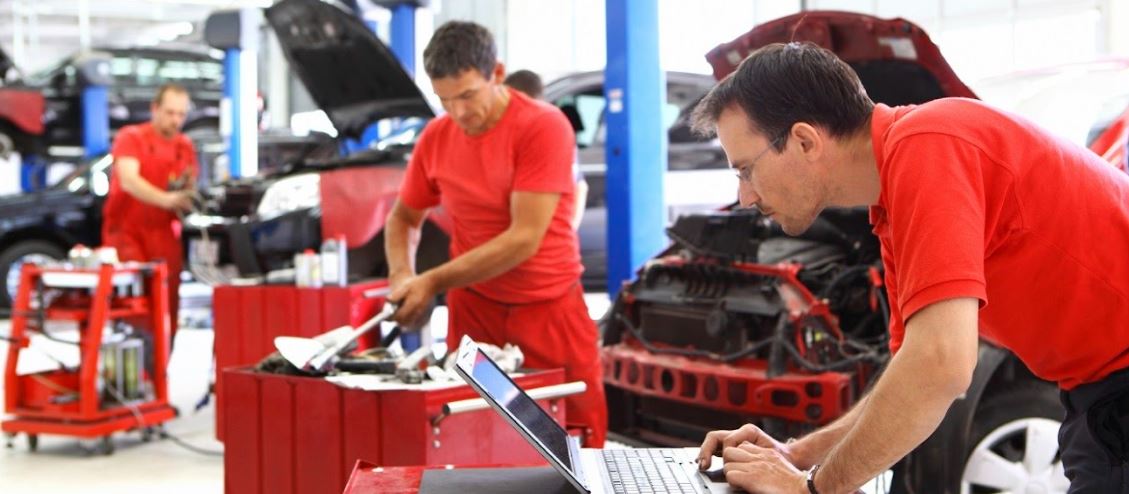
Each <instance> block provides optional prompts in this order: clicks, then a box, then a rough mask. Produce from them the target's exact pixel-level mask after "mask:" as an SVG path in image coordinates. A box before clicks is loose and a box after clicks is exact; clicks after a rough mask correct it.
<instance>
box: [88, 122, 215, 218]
mask: <svg viewBox="0 0 1129 494" xmlns="http://www.w3.org/2000/svg"><path fill="white" fill-rule="evenodd" d="M110 153H111V154H113V155H114V158H115V159H117V158H121V157H123V156H131V157H134V158H137V161H138V163H139V164H140V174H141V177H142V178H144V179H145V181H147V182H149V183H151V184H153V186H154V187H157V188H158V189H161V190H168V188H169V183H170V182H172V181H174V180H177V179H178V178H180V177H182V176H184V175H185V174H190V175H191V176H193V177H195V176H197V173H198V171H199V170H198V168H199V165H198V164H197V162H196V148H195V147H194V146H193V145H192V141H191V140H190V139H188V137H187V136H185V135H184V134H177V135H176V136H175V137H173V138H171V139H166V138H164V137H162V136H161V135H160V134H158V133H157V131H156V130H155V129H153V125H152V124H150V123H142V124H137V125H129V126H126V127H122V129H121V130H120V131H118V135H117V137H115V138H114V146H113V148H112V149H111V150H110ZM110 176H111V178H110V193H109V195H108V196H107V198H106V205H105V206H103V223H104V226H103V229H104V230H110V229H114V228H121V229H134V230H143V229H150V228H168V226H169V225H170V224H171V223H172V221H174V220H175V219H176V214H174V213H173V212H171V211H167V210H164V209H161V208H159V207H157V206H151V205H149V204H146V203H143V202H141V201H139V200H137V199H136V198H134V197H133V196H131V195H129V193H128V192H126V191H125V190H124V189H122V187H121V183H120V182H119V181H118V176H117V174H116V173H111V174H110Z"/></svg>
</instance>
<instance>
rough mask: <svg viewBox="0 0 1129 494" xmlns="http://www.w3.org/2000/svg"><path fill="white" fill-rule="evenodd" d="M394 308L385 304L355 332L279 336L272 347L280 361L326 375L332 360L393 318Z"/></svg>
mask: <svg viewBox="0 0 1129 494" xmlns="http://www.w3.org/2000/svg"><path fill="white" fill-rule="evenodd" d="M396 309H397V305H396V304H393V303H391V302H385V304H384V308H383V309H381V311H380V312H379V313H378V314H376V315H375V316H373V317H372V319H369V320H368V321H365V323H364V324H361V325H360V327H358V328H356V329H353V328H352V327H351V326H342V327H340V328H337V329H334V330H332V331H329V332H327V333H323V334H320V335H318V336H315V337H313V338H300V337H297V336H279V337H276V338H275V339H274V347H275V348H276V349H278V353H279V354H281V355H282V358H284V359H286V361H287V362H290V364H291V365H293V366H294V367H297V368H298V369H300V370H303V371H306V372H311V373H325V372H326V371H328V370H329V368H330V367H331V366H332V365H333V360H334V358H335V357H337V355H338V354H339V353H341V352H342V351H343V350H345V348H346V347H348V346H349V345H350V344H352V343H353V342H354V341H356V340H357V338H360V337H361V336H363V335H364V334H365V333H368V332H369V331H371V330H372V329H373V328H375V327H378V326H380V323H382V322H384V321H386V320H388V318H389V317H392V314H395V313H396Z"/></svg>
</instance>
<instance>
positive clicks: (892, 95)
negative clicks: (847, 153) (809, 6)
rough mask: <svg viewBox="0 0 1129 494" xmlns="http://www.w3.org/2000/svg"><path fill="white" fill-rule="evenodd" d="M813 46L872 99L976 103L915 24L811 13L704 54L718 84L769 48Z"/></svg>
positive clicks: (848, 14) (903, 102) (901, 102)
mask: <svg viewBox="0 0 1129 494" xmlns="http://www.w3.org/2000/svg"><path fill="white" fill-rule="evenodd" d="M791 41H810V42H812V43H815V44H817V45H819V46H822V47H824V48H827V49H829V50H831V51H833V52H835V54H836V55H838V56H839V58H841V59H843V61H845V62H847V63H848V64H849V65H850V66H851V67H852V68H853V69H855V72H857V73H858V75H859V79H860V80H861V81H862V85H863V87H865V88H866V91H867V93H868V94H869V95H870V97H871V99H873V100H874V101H876V102H880V103H885V104H887V105H891V106H894V105H907V104H918V103H923V102H925V101H929V100H933V99H937V98H943V97H948V96H960V97H965V98H976V94H975V93H973V92H972V90H971V89H969V88H968V86H966V85H965V84H964V83H963V82H961V80H960V78H958V77H957V75H956V73H954V72H953V69H952V68H951V67H949V63H948V62H946V61H945V58H944V57H942V56H941V51H940V50H939V49H937V45H935V44H933V41H932V40H930V39H929V36H928V35H927V34H925V31H923V30H922V29H921V28H920V27H918V26H917V25H916V24H914V23H912V22H910V21H907V20H905V19H901V18H895V19H880V18H878V17H874V16H870V15H866V14H858V13H853V12H835V11H809V12H801V13H799V14H794V15H790V16H788V17H782V18H780V19H776V20H773V21H769V22H766V23H764V24H761V25H759V26H756V27H755V28H753V30H752V31H749V32H748V33H745V34H743V35H741V36H740V37H738V38H737V39H735V40H733V41H730V42H728V43H722V44H721V45H718V46H717V47H716V48H714V49H713V50H710V52H709V53H708V54H706V60H707V61H709V63H710V65H711V66H712V67H713V74H714V77H716V78H718V79H719V80H720V79H721V78H723V77H725V76H726V75H729V73H731V72H733V71H734V70H736V68H737V65H738V64H740V63H741V61H742V60H744V59H745V57H747V56H748V55H749V54H750V53H752V52H753V51H754V50H756V49H757V48H760V47H762V46H765V45H768V44H771V43H788V42H791Z"/></svg>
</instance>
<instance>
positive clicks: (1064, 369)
mask: <svg viewBox="0 0 1129 494" xmlns="http://www.w3.org/2000/svg"><path fill="white" fill-rule="evenodd" d="M871 135H872V139H873V145H874V154H875V157H876V158H877V162H878V174H879V176H880V179H881V184H882V192H881V195H880V197H879V200H878V204H877V205H875V206H872V207H871V210H870V214H871V223H872V224H873V225H874V233H875V234H877V235H878V237H879V239H880V241H881V244H882V261H883V264H884V265H885V268H886V283H887V289H888V290H889V294H890V300H891V304H890V311H891V318H890V334H891V349H892V350H895V351H896V350H897V349H898V347H900V346H901V343H902V339H903V337H904V334H905V324H904V321H906V320H907V319H909V318H910V317H911V316H913V314H914V313H916V312H917V311H918V310H920V309H921V308H923V307H925V306H927V305H929V304H932V303H934V302H938V301H941V300H945V299H951V298H958V297H970V298H976V299H979V300H980V314H979V319H980V335H981V336H982V337H983V338H984V339H986V340H988V341H991V342H993V343H996V344H998V345H1000V346H1003V347H1005V348H1007V349H1009V350H1011V351H1012V352H1014V353H1015V354H1016V356H1018V357H1019V358H1020V359H1021V360H1022V361H1023V362H1024V363H1025V364H1027V367H1029V368H1030V369H1031V371H1032V372H1034V373H1035V375H1037V376H1039V377H1040V378H1043V379H1046V380H1048V381H1053V382H1057V383H1058V384H1059V386H1060V387H1061V388H1063V389H1067V390H1069V389H1072V388H1074V387H1076V386H1078V385H1080V384H1083V383H1089V382H1093V381H1097V380H1100V379H1102V378H1104V377H1105V376H1107V375H1109V374H1110V373H1111V372H1113V371H1116V370H1119V369H1123V368H1126V367H1129V351H1127V349H1129V303H1127V298H1129V250H1127V248H1129V209H1127V208H1126V205H1129V177H1126V175H1125V174H1124V173H1122V172H1120V171H1118V170H1117V169H1115V168H1114V167H1113V166H1111V165H1110V164H1109V163H1106V162H1105V161H1102V160H1101V159H1100V158H1099V157H1098V156H1097V155H1095V154H1093V153H1091V152H1089V151H1087V150H1085V149H1083V148H1082V147H1080V146H1076V145H1073V144H1071V143H1068V142H1066V141H1064V140H1062V139H1059V138H1057V137H1053V136H1051V135H1050V134H1048V133H1047V132H1045V131H1042V130H1040V129H1038V128H1037V127H1036V126H1034V125H1033V124H1031V123H1030V122H1028V121H1026V120H1024V119H1022V118H1021V117H1018V116H1014V115H1008V114H1004V113H1001V112H999V111H998V110H994V109H991V108H989V107H987V106H985V105H984V104H982V103H980V102H978V101H975V100H966V99H957V98H952V99H943V100H938V101H934V102H930V103H926V104H924V105H920V106H916V107H914V106H907V107H897V108H890V107H887V106H884V105H878V106H877V107H876V108H875V110H874V115H873V117H872V121H871Z"/></svg>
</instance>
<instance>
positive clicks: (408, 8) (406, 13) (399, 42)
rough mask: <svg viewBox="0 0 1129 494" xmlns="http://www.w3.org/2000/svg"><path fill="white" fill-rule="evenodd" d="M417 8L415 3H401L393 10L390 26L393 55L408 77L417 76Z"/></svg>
mask: <svg viewBox="0 0 1129 494" xmlns="http://www.w3.org/2000/svg"><path fill="white" fill-rule="evenodd" d="M416 7H417V5H416V4H415V3H400V4H397V5H395V6H393V7H392V8H391V10H392V22H391V26H389V35H390V36H389V37H390V38H391V40H390V41H391V43H390V44H391V46H390V47H389V48H391V49H392V53H393V54H394V55H396V58H397V59H399V60H400V65H403V66H404V70H405V71H407V72H408V75H410V76H413V77H414V76H415V74H416Z"/></svg>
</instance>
